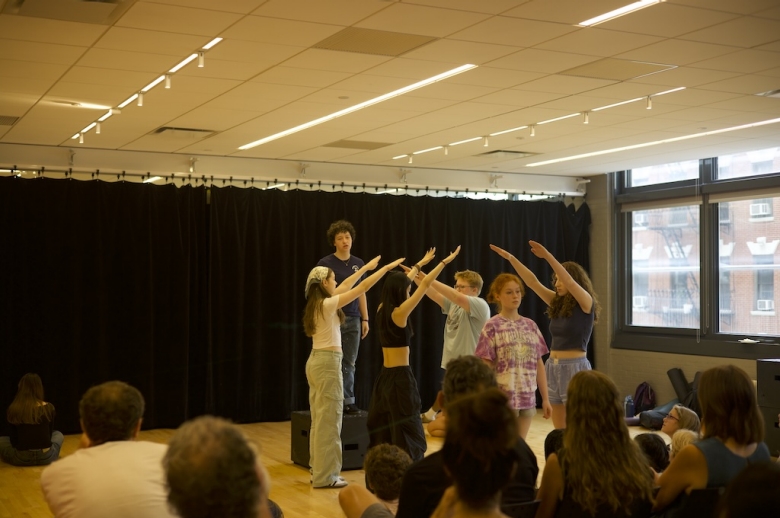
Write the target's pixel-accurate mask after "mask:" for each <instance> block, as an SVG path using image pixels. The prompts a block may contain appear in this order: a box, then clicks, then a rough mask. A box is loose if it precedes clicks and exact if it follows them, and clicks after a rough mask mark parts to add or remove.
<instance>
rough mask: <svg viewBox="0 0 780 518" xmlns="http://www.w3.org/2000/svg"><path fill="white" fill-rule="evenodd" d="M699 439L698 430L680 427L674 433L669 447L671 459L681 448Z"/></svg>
mask: <svg viewBox="0 0 780 518" xmlns="http://www.w3.org/2000/svg"><path fill="white" fill-rule="evenodd" d="M698 440H699V434H698V432H694V431H693V430H688V429H685V428H680V429H679V430H677V431H676V432H674V435H672V444H671V445H670V448H669V460H670V461H671V460H672V458H674V456H675V455H677V454H678V453H680V450H682V449H683V448H685V447H686V446H688V445H689V444H693V443H695V442H696V441H698Z"/></svg>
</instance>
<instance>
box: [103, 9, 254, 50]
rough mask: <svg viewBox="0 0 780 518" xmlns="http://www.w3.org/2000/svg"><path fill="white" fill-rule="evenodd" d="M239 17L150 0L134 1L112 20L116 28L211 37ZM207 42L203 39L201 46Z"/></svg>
mask: <svg viewBox="0 0 780 518" xmlns="http://www.w3.org/2000/svg"><path fill="white" fill-rule="evenodd" d="M239 19H241V16H240V15H238V14H234V13H226V12H220V11H214V10H211V9H192V8H189V7H179V6H171V5H164V4H156V3H150V2H138V3H136V4H133V6H132V7H130V9H128V11H127V12H126V13H125V14H124V15H123V16H122V17H121V18H120V19H119V20H118V21H117V22H116V24H115V25H116V26H117V27H132V28H135V29H147V30H153V31H162V32H174V33H179V34H194V35H198V36H206V37H214V36H218V35H219V33H220V32H221V31H223V30H225V29H227V28H228V27H230V26H231V25H232V24H234V23H235V22H237V21H238V20H239ZM206 43H208V41H205V42H203V44H204V45H205V44H206Z"/></svg>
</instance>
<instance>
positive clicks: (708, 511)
mask: <svg viewBox="0 0 780 518" xmlns="http://www.w3.org/2000/svg"><path fill="white" fill-rule="evenodd" d="M725 490H726V488H725V487H708V488H706V489H694V490H693V491H691V493H690V494H688V495H686V494H685V493H683V494H682V495H680V496H679V497H678V498H677V499H676V500H675V501H674V502H673V503H672V504H671V505H670V506H669V507H668V508H666V509H665V510H664V511H663V512H662V513H659V514H658V515H655V516H659V517H660V516H663V517H664V518H715V512H716V510H717V508H718V503H719V502H720V497H721V496H722V495H723V492H724V491H725Z"/></svg>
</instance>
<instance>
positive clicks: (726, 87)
mask: <svg viewBox="0 0 780 518" xmlns="http://www.w3.org/2000/svg"><path fill="white" fill-rule="evenodd" d="M777 83H778V81H777V79H775V78H773V77H768V76H759V75H755V74H753V75H742V76H738V77H733V78H731V79H725V80H723V81H717V82H715V83H708V84H706V85H701V86H700V87H699V88H701V89H702V90H721V91H725V92H734V93H741V94H758V93H761V92H768V91H769V90H774V89H776V88H777V86H778V85H777Z"/></svg>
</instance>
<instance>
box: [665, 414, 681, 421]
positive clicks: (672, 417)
mask: <svg viewBox="0 0 780 518" xmlns="http://www.w3.org/2000/svg"><path fill="white" fill-rule="evenodd" d="M667 417H668V418H669V419H674V420H675V421H679V420H680V418H679V417H675V416H673V415H672V414H666V416H665V417H664V419H666V418H667Z"/></svg>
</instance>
